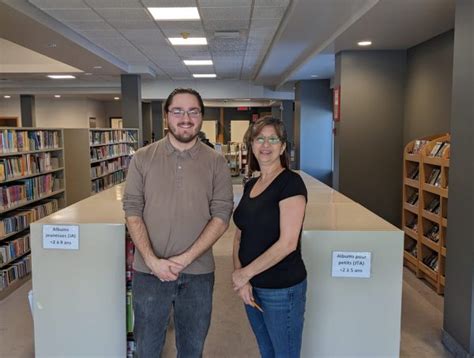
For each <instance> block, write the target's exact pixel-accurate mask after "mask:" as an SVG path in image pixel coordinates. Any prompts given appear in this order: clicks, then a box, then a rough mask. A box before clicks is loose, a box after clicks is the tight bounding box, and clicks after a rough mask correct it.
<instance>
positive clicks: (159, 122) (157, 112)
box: [151, 101, 163, 140]
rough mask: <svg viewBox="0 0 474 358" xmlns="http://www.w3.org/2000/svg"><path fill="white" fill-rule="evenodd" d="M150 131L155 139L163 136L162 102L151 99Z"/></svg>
mask: <svg viewBox="0 0 474 358" xmlns="http://www.w3.org/2000/svg"><path fill="white" fill-rule="evenodd" d="M151 132H152V133H153V135H154V138H155V140H160V139H161V138H163V102H162V101H151Z"/></svg>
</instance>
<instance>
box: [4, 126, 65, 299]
mask: <svg viewBox="0 0 474 358" xmlns="http://www.w3.org/2000/svg"><path fill="white" fill-rule="evenodd" d="M63 136H64V133H63V130H62V129H58V128H0V190H1V195H0V198H2V199H1V200H0V201H1V203H0V300H1V299H3V298H5V297H7V296H8V295H9V294H10V293H12V292H13V291H15V290H16V288H18V287H19V286H21V285H22V284H23V283H24V282H26V281H27V280H28V279H29V278H30V277H31V255H30V238H29V237H30V235H29V228H30V224H31V223H32V222H34V221H36V220H39V219H41V218H43V217H45V216H47V215H49V214H51V213H53V212H55V211H57V210H59V209H61V208H63V207H64V206H65V202H66V198H65V180H64V178H65V168H64V151H63Z"/></svg>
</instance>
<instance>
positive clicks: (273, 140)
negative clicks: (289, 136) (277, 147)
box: [254, 135, 281, 144]
mask: <svg viewBox="0 0 474 358" xmlns="http://www.w3.org/2000/svg"><path fill="white" fill-rule="evenodd" d="M254 140H255V142H256V143H258V144H263V143H265V140H268V143H269V144H278V143H280V142H281V139H280V137H278V136H276V135H271V136H269V137H265V136H263V135H259V136H258V137H256V138H255V139H254Z"/></svg>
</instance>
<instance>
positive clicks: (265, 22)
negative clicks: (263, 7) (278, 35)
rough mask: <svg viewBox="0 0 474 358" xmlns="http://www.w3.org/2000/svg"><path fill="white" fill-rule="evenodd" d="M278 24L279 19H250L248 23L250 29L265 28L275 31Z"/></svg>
mask: <svg viewBox="0 0 474 358" xmlns="http://www.w3.org/2000/svg"><path fill="white" fill-rule="evenodd" d="M279 25H280V20H278V19H258V20H257V19H252V23H251V25H250V31H255V30H267V31H275V30H276V29H277V28H278V26H279Z"/></svg>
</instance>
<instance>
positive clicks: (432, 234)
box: [425, 224, 440, 242]
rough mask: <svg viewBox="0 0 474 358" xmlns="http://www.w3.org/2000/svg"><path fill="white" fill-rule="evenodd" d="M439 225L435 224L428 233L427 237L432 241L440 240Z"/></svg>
mask: <svg viewBox="0 0 474 358" xmlns="http://www.w3.org/2000/svg"><path fill="white" fill-rule="evenodd" d="M439 234H440V233H439V225H438V224H434V225H433V226H432V227H431V228H430V229H429V230H428V231H427V232H426V233H425V237H427V238H428V239H430V240H431V241H434V242H438V241H439Z"/></svg>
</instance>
